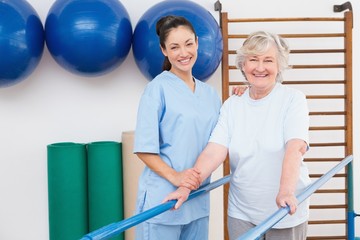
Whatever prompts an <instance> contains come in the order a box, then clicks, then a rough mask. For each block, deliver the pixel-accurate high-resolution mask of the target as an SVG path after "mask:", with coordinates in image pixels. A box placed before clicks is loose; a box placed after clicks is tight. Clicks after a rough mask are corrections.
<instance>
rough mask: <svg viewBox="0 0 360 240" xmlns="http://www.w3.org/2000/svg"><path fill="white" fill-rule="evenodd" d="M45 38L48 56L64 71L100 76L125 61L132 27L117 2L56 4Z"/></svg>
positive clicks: (76, 0)
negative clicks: (49, 54)
mask: <svg viewBox="0 0 360 240" xmlns="http://www.w3.org/2000/svg"><path fill="white" fill-rule="evenodd" d="M45 38H46V44H47V47H48V49H49V51H50V53H51V55H52V56H53V58H54V59H55V61H56V62H57V63H58V64H59V65H60V66H62V67H63V68H64V69H66V70H68V71H69V72H72V73H74V74H78V75H83V76H100V75H104V74H106V73H108V72H110V71H112V70H114V69H115V68H117V67H118V66H119V65H120V64H121V63H122V62H123V61H124V60H125V58H126V56H127V54H128V53H129V51H130V47H131V39H132V26H131V22H130V17H129V14H128V13H127V11H126V9H125V7H124V6H123V5H122V4H121V2H119V1H118V0H57V1H55V2H54V4H53V5H52V7H51V8H50V10H49V13H48V15H47V17H46V21H45Z"/></svg>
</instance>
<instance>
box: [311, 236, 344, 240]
mask: <svg viewBox="0 0 360 240" xmlns="http://www.w3.org/2000/svg"><path fill="white" fill-rule="evenodd" d="M306 239H307V240H320V239H326V240H335V239H343V240H346V239H347V236H310V237H309V236H308V237H306Z"/></svg>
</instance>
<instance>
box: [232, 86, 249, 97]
mask: <svg viewBox="0 0 360 240" xmlns="http://www.w3.org/2000/svg"><path fill="white" fill-rule="evenodd" d="M246 89H248V86H235V87H233V88H232V91H231V92H232V94H233V95H237V96H241V95H243V94H244V92H245V91H246Z"/></svg>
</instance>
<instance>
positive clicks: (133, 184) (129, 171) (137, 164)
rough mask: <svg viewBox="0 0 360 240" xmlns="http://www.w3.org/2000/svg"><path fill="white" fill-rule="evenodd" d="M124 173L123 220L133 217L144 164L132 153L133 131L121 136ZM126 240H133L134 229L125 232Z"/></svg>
mask: <svg viewBox="0 0 360 240" xmlns="http://www.w3.org/2000/svg"><path fill="white" fill-rule="evenodd" d="M121 141H122V153H123V172H124V209H125V212H124V213H125V218H129V217H131V216H133V215H134V211H135V206H136V198H137V189H138V181H139V177H140V175H141V173H142V170H143V169H144V166H145V165H144V163H143V162H142V161H141V160H140V159H139V158H138V157H137V156H136V154H134V153H133V148H134V131H127V132H123V133H122V136H121ZM125 239H126V240H134V239H135V228H134V227H132V228H130V229H128V230H126V231H125Z"/></svg>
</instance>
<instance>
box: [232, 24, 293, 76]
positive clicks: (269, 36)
mask: <svg viewBox="0 0 360 240" xmlns="http://www.w3.org/2000/svg"><path fill="white" fill-rule="evenodd" d="M271 46H275V47H276V49H277V62H278V67H279V69H278V71H279V73H278V75H277V77H276V81H278V82H282V81H283V77H282V72H283V70H285V69H288V68H290V66H289V63H288V62H289V52H290V50H289V46H288V44H287V42H286V41H285V39H283V38H282V37H280V36H279V35H276V34H273V33H269V32H265V31H258V32H254V33H251V34H250V35H249V37H248V38H247V39H246V40H245V42H244V43H243V45H242V47H241V48H240V49H238V50H237V55H236V59H235V65H236V67H237V68H239V69H240V70H241V72H242V73H243V74H244V72H243V71H242V67H243V64H244V61H245V58H246V57H247V56H251V55H262V54H264V53H265V52H266V51H267V50H269V48H270V47H271ZM244 76H245V74H244ZM245 77H246V76H245Z"/></svg>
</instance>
